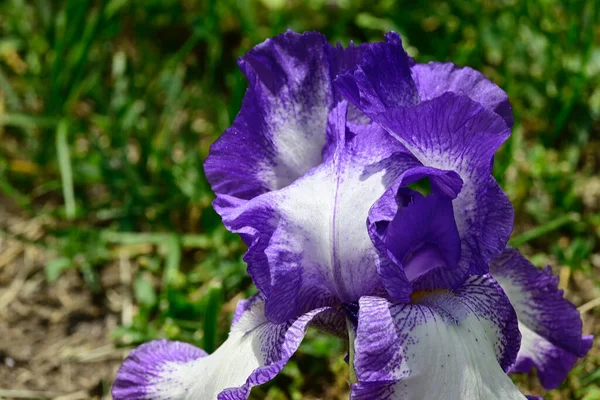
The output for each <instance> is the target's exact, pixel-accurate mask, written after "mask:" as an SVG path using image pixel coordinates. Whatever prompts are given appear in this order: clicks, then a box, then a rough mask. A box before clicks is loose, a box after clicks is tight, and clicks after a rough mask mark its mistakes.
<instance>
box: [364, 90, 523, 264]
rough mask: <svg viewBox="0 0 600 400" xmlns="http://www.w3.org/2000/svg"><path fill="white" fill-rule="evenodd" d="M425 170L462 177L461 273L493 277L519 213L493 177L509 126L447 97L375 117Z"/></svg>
mask: <svg viewBox="0 0 600 400" xmlns="http://www.w3.org/2000/svg"><path fill="white" fill-rule="evenodd" d="M374 118H375V121H376V122H378V123H380V124H381V125H382V126H383V127H384V128H386V129H387V130H388V131H389V132H391V133H392V134H393V135H394V136H395V137H397V138H398V140H399V141H400V142H401V143H402V144H403V145H404V146H405V147H406V148H407V149H408V150H409V151H410V152H411V154H413V155H414V156H415V157H416V158H417V159H418V160H419V161H420V162H421V163H422V164H423V165H426V166H429V167H434V168H437V169H440V170H451V171H455V172H456V173H458V174H459V175H460V178H461V179H462V182H463V186H462V190H461V191H460V193H459V194H458V196H457V197H456V199H455V200H454V201H453V203H452V204H453V207H454V217H455V219H456V223H457V226H458V230H459V233H460V237H461V242H462V247H461V261H460V264H461V269H463V270H470V272H471V273H473V274H482V273H486V272H487V262H488V261H489V260H490V259H491V258H492V257H493V256H495V255H497V254H500V253H501V252H502V250H503V249H504V247H505V246H506V243H507V241H508V238H509V236H510V233H511V231H512V226H513V218H514V212H513V209H512V205H511V204H510V201H509V200H508V198H507V197H506V194H505V193H504V192H503V191H502V190H501V189H500V188H499V186H498V184H497V183H496V182H495V181H494V179H493V178H492V177H491V175H490V172H491V168H490V165H491V160H492V156H493V154H494V152H495V151H496V149H497V148H498V147H499V146H500V145H501V144H502V143H503V142H504V140H505V139H506V138H507V137H508V136H509V135H510V130H509V129H508V128H507V127H506V124H505V123H504V121H503V120H502V119H501V118H500V117H499V116H498V115H496V114H495V113H493V112H491V111H488V110H486V109H484V108H483V107H482V106H481V105H479V104H478V103H476V102H475V101H473V100H471V99H469V98H468V97H464V96H458V95H455V94H452V93H446V94H444V95H442V96H440V97H437V98H435V99H433V100H430V101H425V102H422V103H420V104H418V105H416V106H414V107H400V108H395V109H391V110H388V111H386V112H384V113H382V114H379V115H377V116H375V117H374Z"/></svg>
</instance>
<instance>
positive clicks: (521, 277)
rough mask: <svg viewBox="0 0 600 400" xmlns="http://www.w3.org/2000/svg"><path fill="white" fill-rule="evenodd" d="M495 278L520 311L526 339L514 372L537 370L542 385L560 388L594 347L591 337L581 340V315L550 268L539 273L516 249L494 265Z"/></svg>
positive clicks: (507, 250)
mask: <svg viewBox="0 0 600 400" xmlns="http://www.w3.org/2000/svg"><path fill="white" fill-rule="evenodd" d="M490 273H491V274H492V276H493V277H494V278H495V279H496V280H497V281H498V283H499V284H500V285H501V286H502V288H503V289H504V291H505V292H506V295H507V296H508V298H509V299H510V302H511V303H512V305H513V307H514V308H515V310H516V312H517V316H518V318H519V330H520V331H521V334H522V335H523V341H522V343H521V350H520V351H519V354H518V357H517V363H516V364H515V365H514V366H513V367H512V368H511V372H529V371H530V370H531V369H532V368H533V367H535V368H536V369H537V370H538V377H539V379H540V382H541V383H542V385H543V386H544V387H545V388H546V389H554V388H556V387H557V386H559V385H560V384H561V383H562V382H563V381H564V380H565V378H566V377H567V374H568V373H569V371H570V370H571V368H572V367H573V365H574V364H575V362H576V361H577V359H578V358H580V357H583V356H584V355H585V354H586V353H587V352H588V351H589V349H590V347H591V346H592V336H582V322H581V316H580V315H579V311H577V309H576V308H575V306H574V305H573V304H571V303H570V302H569V301H568V300H566V299H565V298H564V297H563V291H562V290H559V289H558V278H557V277H555V276H554V275H552V272H551V270H550V268H549V267H548V268H546V269H545V270H539V269H537V268H536V267H535V266H534V265H533V264H531V263H530V262H529V261H528V260H527V259H526V258H525V257H523V256H522V255H521V254H520V253H519V252H518V251H517V250H516V249H513V248H507V249H506V250H505V251H504V253H502V255H500V256H498V257H496V258H495V259H494V260H492V262H491V263H490Z"/></svg>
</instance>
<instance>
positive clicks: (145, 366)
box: [112, 299, 337, 400]
mask: <svg viewBox="0 0 600 400" xmlns="http://www.w3.org/2000/svg"><path fill="white" fill-rule="evenodd" d="M255 300H256V299H255ZM242 307H245V306H242ZM336 312H337V311H336V310H333V309H328V308H321V309H315V310H312V311H311V312H309V313H306V314H304V315H302V316H300V317H298V318H295V319H292V320H290V321H287V322H285V323H282V324H273V323H270V322H269V321H268V320H267V319H266V317H265V315H264V302H262V300H260V299H258V300H256V301H254V300H253V301H252V306H251V308H249V309H248V310H247V311H245V312H244V313H243V315H242V316H241V317H240V318H239V320H238V321H237V322H236V323H235V324H234V325H233V327H232V329H231V332H230V334H229V338H228V339H227V340H226V341H225V343H223V345H221V347H219V348H218V349H217V350H216V351H215V352H214V353H213V354H211V355H209V356H208V355H207V354H206V353H205V352H204V351H202V350H200V349H198V348H196V347H194V346H192V345H189V344H185V343H181V342H172V341H168V340H156V341H153V342H149V343H146V344H144V345H142V346H140V347H138V348H137V349H135V350H133V351H132V352H131V353H130V355H129V356H128V357H127V359H126V360H125V362H124V363H123V365H122V366H121V368H120V369H119V371H118V372H117V378H116V380H115V383H114V385H113V389H112V395H113V398H114V399H115V400H167V399H168V400H214V399H218V400H245V399H247V398H248V396H249V395H250V390H251V388H252V387H253V386H256V385H260V384H263V383H265V382H267V381H269V380H271V379H273V377H275V375H277V373H278V372H279V371H281V369H282V368H283V366H284V365H285V364H286V363H287V361H288V360H289V359H290V357H291V356H292V354H293V353H294V352H295V351H296V350H297V349H298V346H299V345H300V342H301V341H302V339H303V338H304V335H305V333H306V329H307V328H308V326H309V324H311V321H312V320H313V319H314V318H316V317H319V318H322V319H327V314H329V313H336Z"/></svg>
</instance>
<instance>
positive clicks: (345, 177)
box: [215, 102, 419, 321]
mask: <svg viewBox="0 0 600 400" xmlns="http://www.w3.org/2000/svg"><path fill="white" fill-rule="evenodd" d="M346 111H347V106H346V103H345V102H343V103H340V105H339V106H338V107H337V108H336V109H334V110H333V111H332V113H331V115H330V120H329V127H328V135H329V136H328V140H329V141H330V142H331V146H332V147H331V149H333V150H332V151H330V152H328V153H327V158H326V160H325V161H324V163H323V164H322V165H320V166H318V167H317V168H314V169H313V170H311V171H310V172H309V173H307V174H306V175H305V176H304V177H302V178H301V179H298V180H297V181H296V182H294V183H293V184H292V185H289V186H288V187H286V188H284V189H281V190H278V191H274V192H270V193H266V194H264V195H262V196H259V197H257V198H255V199H253V200H252V201H250V202H248V203H247V204H245V205H243V206H240V207H237V208H236V210H235V212H230V213H227V214H226V215H224V218H223V221H224V223H225V225H226V226H227V227H228V228H229V229H230V230H232V231H234V232H241V233H243V234H247V235H249V234H252V235H253V236H252V237H253V241H252V244H251V246H250V248H249V250H248V253H247V254H246V258H245V259H246V261H247V262H248V265H249V267H248V271H249V272H250V274H251V276H252V277H253V279H254V281H255V283H256V284H257V286H258V287H259V289H260V290H261V292H262V293H264V294H265V297H266V299H267V300H266V301H267V306H266V309H267V316H268V317H269V318H270V319H272V320H273V321H285V320H287V319H288V318H290V317H291V316H293V315H297V314H300V313H303V312H305V311H307V310H309V309H311V308H314V307H319V306H324V305H333V304H339V303H340V302H352V301H356V300H358V299H359V297H360V296H362V295H364V294H374V293H376V292H377V290H379V288H380V286H381V283H380V279H379V277H378V275H377V267H378V264H379V262H380V260H381V258H380V254H379V252H378V251H377V249H376V248H375V246H374V245H373V243H372V241H371V239H370V237H369V234H368V232H367V229H366V224H367V216H368V214H369V210H370V208H371V206H372V205H373V204H374V203H375V201H376V200H377V199H378V198H379V197H380V196H381V195H382V194H383V193H384V192H385V191H386V189H387V188H388V187H390V186H391V185H393V184H394V182H395V180H396V179H397V178H398V177H399V176H400V175H401V174H402V172H404V171H405V170H407V169H409V168H412V167H414V166H415V165H419V164H418V162H417V161H416V159H415V158H414V157H412V156H410V155H408V154H405V153H403V154H402V153H399V154H398V153H395V152H394V151H395V150H397V149H398V146H396V145H395V144H396V141H395V140H394V139H393V138H391V137H390V136H389V135H388V134H386V133H385V132H384V131H383V130H382V129H381V128H379V127H378V126H376V125H358V124H357V125H348V126H347V124H346ZM392 155H394V160H395V162H394V163H385V162H382V160H386V159H387V158H389V157H391V156H392ZM215 204H216V205H217V206H218V203H215ZM409 293H410V290H408V291H407V292H406V293H404V297H403V298H404V299H407V298H408V296H409Z"/></svg>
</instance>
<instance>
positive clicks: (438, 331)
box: [351, 275, 525, 400]
mask: <svg viewBox="0 0 600 400" xmlns="http://www.w3.org/2000/svg"><path fill="white" fill-rule="evenodd" d="M519 341H520V334H519V331H518V329H517V319H516V315H515V312H514V310H513V309H512V307H511V305H510V303H509V302H508V299H507V298H506V296H505V295H504V293H503V292H502V290H501V289H500V288H499V286H498V285H497V284H496V283H495V282H494V281H493V279H492V278H490V276H489V275H486V276H479V277H471V278H469V279H468V280H467V281H465V283H464V284H463V285H462V286H461V287H459V288H457V289H456V290H454V291H452V292H450V291H433V292H428V293H424V294H423V293H422V294H421V295H418V296H416V297H415V302H414V303H413V304H402V303H391V302H389V301H388V300H385V299H382V298H377V297H363V298H361V300H360V311H359V315H358V328H357V331H356V339H355V342H354V345H355V347H354V353H355V358H354V369H355V372H356V377H357V380H358V383H356V384H355V385H353V387H352V395H351V399H353V400H359V399H360V400H363V399H364V400H366V399H369V400H383V399H386V400H392V399H402V400H405V399H524V398H525V396H523V395H522V394H521V393H520V392H519V390H518V389H517V388H516V387H515V385H514V384H513V383H512V381H511V380H510V378H508V376H507V375H506V373H505V370H506V369H508V368H509V367H510V365H511V364H512V363H513V362H514V360H515V357H516V354H517V351H518V348H519Z"/></svg>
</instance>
